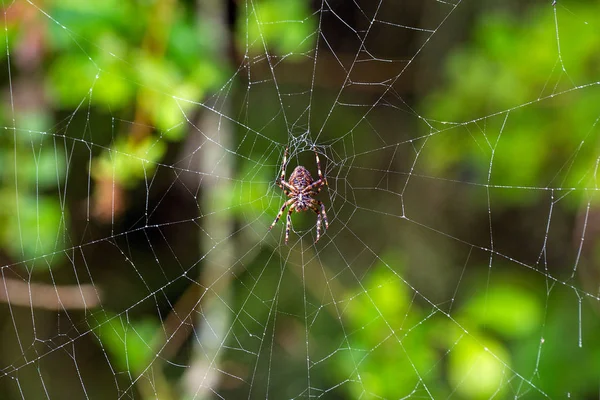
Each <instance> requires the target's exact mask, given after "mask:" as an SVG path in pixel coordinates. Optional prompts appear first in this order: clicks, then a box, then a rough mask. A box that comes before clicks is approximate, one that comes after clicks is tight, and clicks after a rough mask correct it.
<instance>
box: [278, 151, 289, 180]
mask: <svg viewBox="0 0 600 400" xmlns="http://www.w3.org/2000/svg"><path fill="white" fill-rule="evenodd" d="M287 156H288V148H287V147H286V148H285V153H283V163H282V164H281V177H280V179H281V181H282V182H285V163H286V161H287Z"/></svg>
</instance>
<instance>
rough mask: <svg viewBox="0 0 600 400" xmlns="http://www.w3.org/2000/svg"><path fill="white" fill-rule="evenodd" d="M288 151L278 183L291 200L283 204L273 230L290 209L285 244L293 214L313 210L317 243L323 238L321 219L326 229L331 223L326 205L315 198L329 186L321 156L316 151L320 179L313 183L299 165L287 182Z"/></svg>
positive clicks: (305, 170)
mask: <svg viewBox="0 0 600 400" xmlns="http://www.w3.org/2000/svg"><path fill="white" fill-rule="evenodd" d="M287 156H288V149H287V148H286V149H285V154H284V156H283V164H282V165H281V176H280V178H279V179H278V181H277V184H278V185H279V187H280V188H281V189H282V190H283V192H284V193H285V194H286V195H287V196H288V197H289V198H290V199H289V200H288V201H286V202H285V203H283V206H281V210H279V214H277V217H276V218H275V221H273V223H272V224H271V227H270V228H269V229H271V228H273V227H274V226H275V224H276V223H277V221H279V218H281V216H282V215H283V212H284V211H285V208H286V207H288V206H289V207H290V209H289V211H288V213H287V221H286V224H285V243H287V242H288V239H289V237H290V225H291V223H292V217H291V215H292V213H293V212H294V211H296V212H300V211H307V210H313V211H314V212H315V213H317V240H315V243H316V242H318V241H319V239H320V238H321V219H322V220H323V221H325V228H326V229H327V228H329V222H328V221H327V214H326V213H325V205H324V204H323V203H322V202H320V201H319V200H316V199H314V198H313V196H316V195H317V194H318V193H319V192H320V191H321V188H322V187H323V186H326V185H327V179H325V177H324V176H323V173H322V172H321V162H320V161H319V155H318V154H317V152H316V151H315V157H316V158H317V171H318V173H319V179H317V180H316V181H313V178H312V176H311V175H310V172H308V170H307V169H306V168H304V167H303V166H301V165H298V166H297V167H296V168H294V171H293V172H292V175H290V179H289V181H287V182H286V181H285V164H286V161H287Z"/></svg>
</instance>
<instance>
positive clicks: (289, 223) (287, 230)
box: [285, 204, 295, 244]
mask: <svg viewBox="0 0 600 400" xmlns="http://www.w3.org/2000/svg"><path fill="white" fill-rule="evenodd" d="M294 207H295V204H292V205H291V206H290V209H289V210H288V213H287V221H286V223H285V244H287V242H288V240H289V238H290V227H291V226H292V213H293V212H294Z"/></svg>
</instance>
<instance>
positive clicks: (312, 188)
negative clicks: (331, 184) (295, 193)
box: [302, 179, 327, 194]
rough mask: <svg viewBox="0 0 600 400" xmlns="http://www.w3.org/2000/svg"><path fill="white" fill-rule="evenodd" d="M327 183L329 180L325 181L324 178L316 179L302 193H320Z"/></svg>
mask: <svg viewBox="0 0 600 400" xmlns="http://www.w3.org/2000/svg"><path fill="white" fill-rule="evenodd" d="M325 185H327V182H323V180H322V179H319V180H316V181H314V182H313V183H311V184H310V185H308V186H307V187H305V188H304V189H303V190H302V193H307V192H312V191H315V193H314V194H318V193H319V192H320V191H321V188H322V187H323V186H325Z"/></svg>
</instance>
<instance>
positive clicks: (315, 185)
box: [302, 151, 328, 195]
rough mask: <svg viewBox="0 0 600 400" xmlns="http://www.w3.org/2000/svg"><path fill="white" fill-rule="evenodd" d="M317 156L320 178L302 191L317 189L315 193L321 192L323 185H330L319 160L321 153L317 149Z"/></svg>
mask: <svg viewBox="0 0 600 400" xmlns="http://www.w3.org/2000/svg"><path fill="white" fill-rule="evenodd" d="M315 157H316V159H317V172H318V174H319V179H317V180H316V181H314V182H313V183H311V184H310V185H308V186H307V187H305V188H304V190H302V193H306V192H311V191H313V190H316V192H315V193H314V194H315V195H316V194H318V193H319V192H321V189H322V188H323V186H328V183H327V178H325V177H324V176H323V171H321V160H319V154H318V153H317V152H316V151H315Z"/></svg>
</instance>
